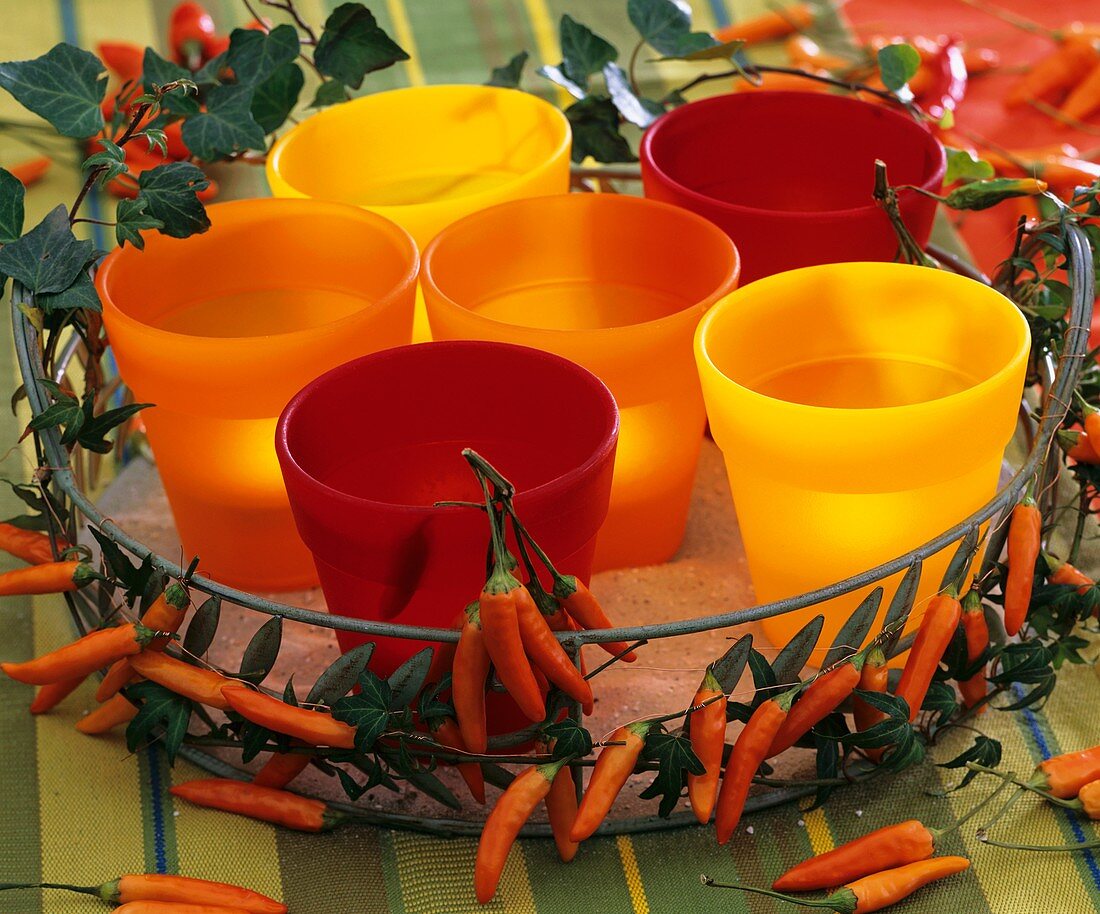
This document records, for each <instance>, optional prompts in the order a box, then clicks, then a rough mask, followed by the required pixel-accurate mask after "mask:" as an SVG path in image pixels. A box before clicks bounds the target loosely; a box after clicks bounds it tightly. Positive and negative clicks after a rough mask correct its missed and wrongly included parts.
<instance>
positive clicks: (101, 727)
mask: <svg viewBox="0 0 1100 914" xmlns="http://www.w3.org/2000/svg"><path fill="white" fill-rule="evenodd" d="M137 712H138V709H137V708H136V707H135V706H134V705H132V704H131V703H130V702H129V701H127V699H126V696H125V695H116V696H115V697H114V698H112V699H110V700H109V701H105V702H103V704H101V705H99V706H98V707H96V708H93V709H92V710H91V711H89V712H88V713H87V714H85V715H84V716H83V717H82V718H80V720H78V721H77V722H76V725H75V726H76V729H77V730H79V731H80V732H81V733H85V734H87V735H88V736H95V735H98V734H100V733H109V732H110V731H111V730H113V729H114V728H115V727H117V726H119V725H120V724H126V723H129V722H130V721H132V720H133V719H134V717H135V716H136V715H137Z"/></svg>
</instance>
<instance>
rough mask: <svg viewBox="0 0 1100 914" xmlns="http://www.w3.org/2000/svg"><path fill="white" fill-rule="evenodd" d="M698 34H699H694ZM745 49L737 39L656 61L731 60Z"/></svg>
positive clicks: (743, 43)
mask: <svg viewBox="0 0 1100 914" xmlns="http://www.w3.org/2000/svg"><path fill="white" fill-rule="evenodd" d="M696 34H699V33H696ZM695 41H696V42H698V43H699V44H702V42H701V41H699V40H698V39H695ZM744 47H745V42H743V41H741V40H740V39H737V40H736V41H724V42H722V43H721V44H712V45H703V46H702V47H700V48H699V49H698V50H696V51H689V52H688V53H686V54H675V55H673V56H671V57H659V58H657V59H658V60H732V59H733V58H734V57H736V56H737V55H738V54H739V53H740V52H741V50H742V49H743V48H744Z"/></svg>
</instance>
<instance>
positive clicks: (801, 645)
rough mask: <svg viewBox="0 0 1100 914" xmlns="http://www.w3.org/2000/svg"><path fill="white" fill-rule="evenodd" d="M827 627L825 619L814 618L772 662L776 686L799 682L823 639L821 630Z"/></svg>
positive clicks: (818, 616) (819, 616) (820, 617)
mask: <svg viewBox="0 0 1100 914" xmlns="http://www.w3.org/2000/svg"><path fill="white" fill-rule="evenodd" d="M824 625H825V617H824V616H821V615H817V616H814V617H813V618H812V619H811V620H810V621H809V622H807V623H806V624H805V625H804V626H803V627H802V628H801V629H800V630H799V632H798V634H796V635H795V636H794V637H793V638H791V640H790V641H788V642H787V645H786V647H784V648H783V650H781V651H780V652H779V654H778V655H776V658H775V659H774V660H773V661H772V672H773V673H774V674H775V681H776V684H777V685H779V686H787V685H793V684H794V683H796V682H798V677H799V676H800V675H801V673H802V668H803V667H804V666H805V665H806V661H807V660H809V659H810V654H812V653H813V651H814V648H815V647H817V642H818V639H820V638H821V629H822V627H823V626H824Z"/></svg>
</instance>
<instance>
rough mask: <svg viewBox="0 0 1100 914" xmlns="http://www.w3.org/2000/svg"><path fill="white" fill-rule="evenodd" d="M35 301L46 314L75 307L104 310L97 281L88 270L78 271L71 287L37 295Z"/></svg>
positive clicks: (86, 309) (87, 309)
mask: <svg viewBox="0 0 1100 914" xmlns="http://www.w3.org/2000/svg"><path fill="white" fill-rule="evenodd" d="M34 303H35V305H36V306H37V307H39V308H41V309H42V310H43V311H44V312H45V313H46V314H53V313H55V312H58V311H71V310H72V309H73V308H83V309H84V310H85V311H101V310H102V306H101V304H100V302H99V293H98V292H97V291H96V288H95V282H94V280H93V279H92V277H91V276H90V275H89V274H88V271H87V270H81V271H80V272H79V273H77V274H76V279H75V280H74V281H73V284H72V285H71V286H69V288H67V289H63V290H62V291H60V292H47V293H46V294H45V295H36V296H35V297H34Z"/></svg>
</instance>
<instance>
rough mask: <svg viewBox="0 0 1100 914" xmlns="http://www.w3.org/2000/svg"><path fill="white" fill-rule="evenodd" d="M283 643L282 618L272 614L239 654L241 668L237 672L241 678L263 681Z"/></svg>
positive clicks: (250, 680) (273, 664)
mask: <svg viewBox="0 0 1100 914" xmlns="http://www.w3.org/2000/svg"><path fill="white" fill-rule="evenodd" d="M282 644H283V619H282V617H281V616H273V617H272V618H270V619H268V620H267V621H266V622H265V623H264V624H263V625H261V626H260V627H259V628H258V629H257V630H256V634H254V635H253V636H252V640H250V641H249V642H248V646H247V647H246V648H245V649H244V654H243V655H242V656H241V670H240V672H239V673H238V674H237V675H239V676H240V678H241V679H246V680H248V681H249V682H252V683H259V682H263V680H264V678H265V677H266V676H267V674H268V673H270V672H271V668H272V667H273V666H275V661H276V659H277V658H278V656H279V648H280V647H282Z"/></svg>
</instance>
